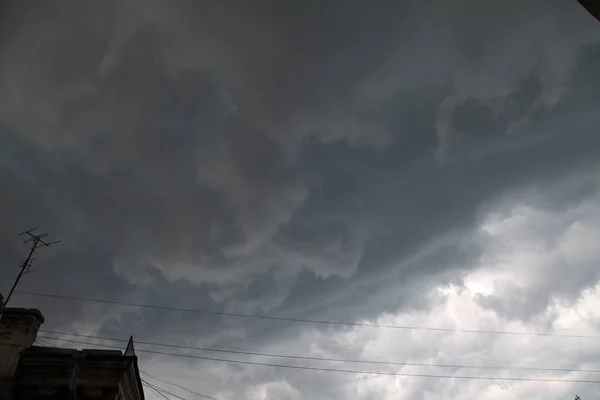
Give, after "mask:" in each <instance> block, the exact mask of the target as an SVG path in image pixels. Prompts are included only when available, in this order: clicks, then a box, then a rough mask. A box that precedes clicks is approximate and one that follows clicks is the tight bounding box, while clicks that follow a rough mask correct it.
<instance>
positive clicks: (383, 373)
mask: <svg viewBox="0 0 600 400" xmlns="http://www.w3.org/2000/svg"><path fill="white" fill-rule="evenodd" d="M50 339H54V340H62V341H64V342H71V343H81V344H89V345H97V346H101V347H108V348H117V349H120V347H118V346H111V345H104V344H97V343H90V342H84V341H78V340H68V339H57V338H50ZM136 352H138V353H148V354H156V355H163V356H171V357H182V358H191V359H196V360H206V361H217V362H224V363H232V364H242V365H254V366H263V367H273V368H286V369H294V370H303V371H320V372H337V373H346V374H360V375H378V376H401V377H409V378H432V379H468V380H486V381H520V382H563V383H588V384H600V380H586V379H550V378H516V377H498V376H467V375H437V374H416V373H408V372H407V373H405V372H386V371H360V370H351V369H337V368H324V367H304V366H299V365H286V364H272V363H260V362H253V361H241V360H228V359H222V358H214V357H204V356H197V355H192V354H178V353H168V352H163V351H155V350H140V349H136ZM570 372H577V371H570Z"/></svg>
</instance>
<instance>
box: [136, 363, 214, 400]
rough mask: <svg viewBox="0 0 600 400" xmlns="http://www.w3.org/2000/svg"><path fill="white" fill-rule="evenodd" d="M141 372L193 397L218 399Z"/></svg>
mask: <svg viewBox="0 0 600 400" xmlns="http://www.w3.org/2000/svg"><path fill="white" fill-rule="evenodd" d="M140 372H141V373H142V374H144V375H146V376H148V377H149V378H151V379H155V380H157V381H159V382H161V383H164V384H166V385H171V386H175V387H178V388H179V389H182V390H185V391H186V392H188V393H190V394H193V395H196V396H200V397H203V398H205V399H209V400H217V399H216V398H214V397H212V396H207V395H205V394H202V393H198V392H194V391H193V390H190V389H188V388H186V387H185V386H181V385H179V384H177V383H173V382H168V381H164V380H162V379H160V378H157V377H155V376H152V375H150V374H149V373H147V372H145V371H142V370H140Z"/></svg>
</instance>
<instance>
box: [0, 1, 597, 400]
mask: <svg viewBox="0 0 600 400" xmlns="http://www.w3.org/2000/svg"><path fill="white" fill-rule="evenodd" d="M2 7H3V12H2V15H3V17H2V18H1V20H0V26H1V28H0V29H1V31H0V33H1V35H0V46H1V50H0V51H1V53H0V140H1V143H2V151H1V152H0V183H1V184H0V187H1V188H2V197H3V199H4V203H5V207H4V208H3V209H2V210H1V211H0V220H2V221H3V227H2V230H1V232H0V235H2V244H1V246H2V247H1V248H0V251H1V253H0V254H2V255H3V260H2V262H3V263H5V264H6V265H7V266H10V265H15V266H16V265H17V263H18V260H19V253H20V252H21V253H22V250H23V249H21V248H19V247H17V246H18V240H17V239H15V238H14V237H13V235H14V234H15V233H17V232H19V231H22V230H23V229H27V228H30V227H33V226H39V227H41V228H44V229H46V230H49V231H50V232H51V233H52V234H53V235H54V236H56V237H57V238H60V239H63V240H64V244H63V245H61V248H55V249H51V250H50V251H49V252H48V256H47V258H45V259H44V260H43V261H41V262H43V263H44V264H43V268H39V270H38V271H36V273H35V274H32V275H30V276H28V277H27V280H26V281H25V283H24V288H26V289H30V290H37V291H42V292H52V293H67V294H70V295H75V296H82V295H85V296H87V297H98V298H110V299H116V300H119V299H121V300H127V301H137V302H145V303H150V304H170V305H174V306H182V307H196V308H201V309H211V310H227V311H237V312H249V313H253V312H258V313H273V314H281V315H288V316H297V317H304V316H308V317H312V318H331V319H338V320H344V319H346V320H355V319H362V318H377V317H378V316H379V315H380V314H381V313H382V312H391V313H395V312H397V311H399V310H404V311H411V310H412V311H415V310H427V309H430V308H432V307H434V305H435V304H437V303H438V302H439V301H440V300H439V299H437V297H436V296H434V295H431V290H432V288H434V287H436V286H438V285H441V284H442V285H443V284H448V283H452V284H454V285H458V286H460V285H462V284H463V282H462V281H463V279H464V277H465V276H466V275H468V274H469V273H471V272H472V271H473V270H474V269H476V268H475V267H474V266H477V262H478V261H477V260H478V259H479V257H481V255H482V254H484V253H485V252H486V251H487V250H486V249H487V247H486V246H487V245H488V242H487V241H486V239H485V238H482V237H481V235H480V232H478V231H477V230H476V229H475V228H476V227H477V226H479V225H480V224H481V221H482V220H484V219H485V218H486V216H487V214H488V213H489V212H490V210H492V209H494V210H498V209H506V210H513V209H514V205H515V204H519V203H523V202H526V201H530V202H532V204H534V205H535V207H540V208H547V209H549V210H553V212H558V210H562V209H564V208H565V207H567V206H568V205H572V204H578V203H579V202H580V201H582V199H587V198H589V197H590V196H593V195H594V194H595V191H596V190H597V189H595V188H597V184H598V182H597V181H596V180H595V179H594V178H593V176H595V175H594V173H595V171H596V170H597V166H598V165H597V162H598V161H597V160H598V159H600V158H599V156H600V150H598V149H600V143H599V139H598V137H597V135H596V133H595V132H596V131H595V127H596V126H598V123H599V122H600V120H599V118H600V117H598V114H597V112H596V108H597V105H598V102H599V101H600V96H599V95H598V93H599V92H598V89H599V88H600V84H599V83H600V80H598V78H597V76H596V75H597V74H596V71H597V66H598V63H599V62H600V57H599V56H598V43H599V42H600V29H598V26H597V24H596V21H594V20H593V19H592V18H590V17H589V16H588V15H587V14H586V12H585V10H583V9H582V8H581V7H579V6H578V5H577V4H566V3H564V2H559V1H552V2H547V1H546V2H541V1H535V0H532V1H529V2H526V3H525V4H524V3H523V2H509V3H508V4H503V6H502V7H499V6H495V9H494V7H492V6H490V5H489V4H486V5H485V6H484V5H482V4H481V3H480V2H474V1H456V2H452V3H448V2H438V1H427V2H409V3H407V4H403V5H400V4H398V5H391V4H387V3H386V4H383V3H378V2H374V3H373V4H371V3H369V4H368V5H367V4H366V3H364V2H354V1H352V2H330V3H329V4H328V5H327V7H325V6H323V4H321V3H316V2H292V3H290V2H287V3H286V4H282V3H280V2H274V1H266V0H265V1H261V2H259V3H252V4H246V3H240V2H222V1H220V2H211V1H209V2H202V3H196V2H187V1H181V2H178V3H172V2H167V1H159V0H156V1H145V2H136V1H128V2H112V1H107V2H102V3H101V4H100V3H97V4H96V3H93V4H92V3H82V2H74V1H71V2H70V1H61V2H52V3H49V2H28V3H27V4H23V5H3V6H2ZM489 7H492V8H491V9H490V8H489ZM515 10H518V12H516V11H515ZM590 171H592V172H591V173H590ZM584 173H587V174H588V175H585V174H584ZM590 174H591V176H592V177H590ZM564 182H567V183H568V184H564V185H563V183H564ZM561 185H563V186H561ZM540 193H550V195H548V196H542V195H540ZM532 199H533V200H532ZM474 229H475V230H474ZM556 229H557V228H556V227H555V226H551V227H549V228H548V230H549V232H548V234H547V238H548V240H549V241H551V238H552V235H553V234H555V233H556V232H558V230H556ZM549 243H550V242H549ZM556 262H557V264H556V271H560V268H561V263H560V261H556ZM576 264H577V268H582V270H585V271H587V272H586V273H582V274H581V275H578V276H577V277H574V278H573V279H572V280H569V281H568V282H567V281H565V282H563V283H564V285H563V286H560V285H559V286H557V285H555V284H553V283H548V284H545V285H539V286H537V288H536V289H535V290H534V291H533V292H532V291H528V290H529V289H530V288H515V289H514V290H512V289H511V290H507V291H506V293H503V294H502V295H498V294H493V295H487V297H485V296H484V297H481V301H480V305H481V306H482V307H483V308H489V309H492V310H494V311H495V312H498V313H499V314H502V315H504V316H505V317H507V318H517V319H519V318H521V319H525V320H533V319H535V317H536V315H537V314H538V313H540V312H542V311H543V310H545V308H546V306H547V304H548V302H549V301H550V300H551V299H553V298H554V297H555V296H561V295H564V294H565V293H567V297H569V298H571V299H576V298H578V296H579V294H580V292H581V290H582V288H584V287H587V283H588V282H589V283H590V284H593V283H594V281H595V280H596V276H595V275H593V274H591V272H590V271H591V270H590V269H589V268H586V267H585V266H582V265H581V263H576ZM590 265H591V264H590ZM15 273H16V270H14V269H9V268H3V269H2V270H0V277H2V281H3V282H6V281H9V280H10V279H12V276H13V275H14V274H15ZM557 273H558V272H557ZM511 293H512V294H513V296H512V297H510V294H511ZM482 296H483V295H482ZM37 300H38V299H33V298H26V297H25V296H21V297H19V301H21V302H23V304H32V305H35V304H38V305H39V302H38V301H37ZM43 308H45V312H46V314H47V315H48V317H49V324H53V326H56V327H61V326H62V327H65V326H66V327H69V326H81V327H83V328H82V329H84V330H85V329H88V330H94V331H99V332H104V333H106V334H113V335H120V334H124V332H127V331H129V332H132V333H135V334H138V333H141V332H144V333H145V336H146V337H148V336H151V337H156V338H169V337H174V336H173V335H176V334H177V333H180V334H181V333H187V334H191V333H195V334H196V336H198V332H200V337H201V339H202V340H203V341H205V342H206V343H210V344H222V345H230V344H231V343H232V342H235V341H236V340H240V339H243V340H245V342H246V343H248V344H249V345H251V344H256V345H257V346H260V345H265V344H268V343H270V342H277V341H279V340H283V339H284V338H287V337H294V336H296V335H300V334H302V332H304V329H305V328H300V327H299V326H296V325H291V326H290V325H285V324H279V323H269V324H263V323H262V322H256V321H254V322H251V321H232V320H221V319H218V318H209V317H206V318H204V317H199V316H193V317H191V316H190V315H185V314H180V313H172V312H164V311H158V310H137V311H130V312H129V311H125V309H118V308H115V307H109V306H101V307H100V306H97V305H95V306H91V305H89V304H71V303H65V302H62V301H58V300H57V301H52V302H49V303H48V304H45V305H44V307H43ZM415 312H416V311H415ZM50 317H51V318H50ZM50 321H52V322H50ZM86 326H87V328H85V327H86ZM117 326H118V327H119V328H116V327H117ZM334 331H335V332H337V330H334ZM148 332H151V333H148ZM178 337H179V336H178ZM184 337H185V336H184ZM246 370H248V371H250V369H246ZM270 373H271V372H269V373H267V372H265V374H267V375H268V374H270ZM307 376H310V378H307V380H303V378H302V377H303V375H299V376H298V380H297V381H293V380H291V379H292V378H290V375H289V374H287V373H282V374H281V375H277V379H280V381H277V382H276V383H269V384H268V385H267V386H265V387H264V388H262V389H261V388H260V384H259V383H260V382H263V383H265V382H268V381H269V379H271V378H269V377H268V376H266V377H265V376H262V375H254V372H249V376H248V377H247V380H245V381H244V380H240V382H238V383H239V386H237V387H236V388H235V389H234V391H235V393H236V394H233V393H232V394H231V396H230V397H231V398H236V397H235V396H238V397H239V396H244V395H248V394H247V392H245V390H246V389H248V388H250V387H252V386H253V385H255V386H256V388H255V389H256V390H264V391H265V393H282V394H279V396H283V397H285V398H288V397H289V398H294V396H298V392H297V391H298V390H299V391H300V393H301V395H302V396H301V397H305V396H306V392H305V390H308V389H307V387H308V386H311V385H310V384H309V383H308V382H307V381H308V380H310V379H314V376H313V375H307ZM323 379H324V381H323V384H322V385H321V386H323V387H324V386H327V384H326V382H325V379H329V378H323ZM275 381H276V379H275V380H274V382H275ZM339 384H340V385H343V383H339ZM290 385H291V386H290ZM248 390H250V389H248ZM339 390H341V389H339V388H338V387H336V386H332V387H331V393H329V394H327V393H325V392H323V393H322V394H321V396H322V397H323V398H337V397H336V396H338V395H339V393H340V391H339ZM453 390H454V389H453ZM241 393H246V394H241ZM374 393H379V392H374ZM449 393H450V392H449ZM265 396H267V397H265V398H267V399H268V398H269V397H268V396H269V395H265ZM270 396H275V395H274V394H271V395H270ZM286 396H287V397H286ZM349 396H350V395H349ZM369 396H375V397H376V396H377V395H376V394H370V395H369V394H365V395H364V396H363V397H356V398H369ZM452 396H454V397H455V398H459V397H458V394H452ZM338 397H339V396H338ZM375 397H373V398H375ZM239 398H242V397H239Z"/></svg>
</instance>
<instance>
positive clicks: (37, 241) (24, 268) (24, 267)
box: [4, 237, 40, 307]
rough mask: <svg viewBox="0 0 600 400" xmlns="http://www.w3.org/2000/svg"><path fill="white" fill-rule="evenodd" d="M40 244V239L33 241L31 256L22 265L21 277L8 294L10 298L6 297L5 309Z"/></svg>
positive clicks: (18, 277)
mask: <svg viewBox="0 0 600 400" xmlns="http://www.w3.org/2000/svg"><path fill="white" fill-rule="evenodd" d="M39 242H40V238H39V237H36V238H35V240H34V241H33V245H32V246H31V250H29V255H28V256H27V259H26V260H25V261H23V262H22V263H21V271H19V275H17V279H16V280H15V283H13V285H12V288H11V289H10V292H9V293H8V297H6V300H5V301H4V307H6V305H7V304H8V301H9V300H10V297H11V296H12V294H13V292H14V291H15V289H16V287H17V285H18V284H19V281H20V280H21V278H22V277H23V274H24V273H25V270H26V269H27V266H28V265H29V263H30V262H31V257H33V253H34V252H35V249H36V248H37V245H38V243H39Z"/></svg>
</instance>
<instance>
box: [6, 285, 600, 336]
mask: <svg viewBox="0 0 600 400" xmlns="http://www.w3.org/2000/svg"><path fill="white" fill-rule="evenodd" d="M16 293H19V294H26V295H29V296H39V297H50V298H56V299H63V300H73V301H85V302H92V303H103V304H113V305H119V306H127V307H140V308H151V309H157V310H168V311H183V312H190V313H196V314H205V315H218V316H224V317H238V318H253V319H263V320H272V321H287V322H302V323H310V324H321V325H345V326H360V327H371V328H391V329H406V330H424V331H439V332H462V333H480V334H491V335H524V336H548V337H564V338H577V339H600V336H593V335H575V334H563V333H548V332H519V331H496V330H484V329H454V328H436V327H425V326H409V325H385V324H373V323H366V322H350V321H327V320H318V319H304V318H291V317H278V316H269V315H258V314H240V313H230V312H221V311H208V310H200V309H194V308H180V307H170V306H159V305H151V304H141V303H129V302H124V301H115V300H102V299H92V298H86V297H75V296H64V295H58V294H48V293H35V292H22V291H19V292H16Z"/></svg>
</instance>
